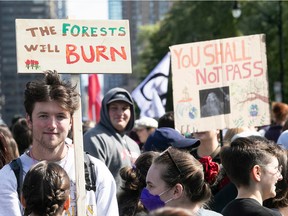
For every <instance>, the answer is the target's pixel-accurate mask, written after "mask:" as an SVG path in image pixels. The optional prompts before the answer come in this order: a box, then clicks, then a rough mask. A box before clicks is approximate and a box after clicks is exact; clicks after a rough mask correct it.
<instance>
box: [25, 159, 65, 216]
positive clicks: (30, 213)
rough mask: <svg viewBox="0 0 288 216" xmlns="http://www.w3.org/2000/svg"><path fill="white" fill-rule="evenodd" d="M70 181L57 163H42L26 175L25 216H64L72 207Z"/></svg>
mask: <svg viewBox="0 0 288 216" xmlns="http://www.w3.org/2000/svg"><path fill="white" fill-rule="evenodd" d="M69 194H70V179H69V177H68V175H67V173H66V171H65V170H64V169H63V168H62V167H61V166H60V165H58V164H57V163H53V162H47V161H41V162H39V163H37V164H36V165H34V166H33V167H32V168H31V169H30V170H29V171H28V173H27V174H26V176H25V179H24V183H23V188H22V195H21V203H22V205H23V206H24V209H25V210H24V216H62V215H64V214H65V210H67V209H68V208H69V205H70V195H69Z"/></svg>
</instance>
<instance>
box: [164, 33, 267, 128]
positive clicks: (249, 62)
mask: <svg viewBox="0 0 288 216" xmlns="http://www.w3.org/2000/svg"><path fill="white" fill-rule="evenodd" d="M170 50H171V62H172V63H171V64H172V83H173V103H174V112H175V127H176V128H177V129H178V130H180V131H181V132H196V131H199V132H200V131H208V130H212V129H224V128H236V127H244V126H248V127H252V126H261V125H268V124H270V111H269V94H268V81H267V59H266V46H265V35H263V34H259V35H251V36H243V37H235V38H227V39H219V40H211V41H204V42H196V43H188V44H181V45H175V46H171V47H170Z"/></svg>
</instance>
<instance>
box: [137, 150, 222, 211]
mask: <svg viewBox="0 0 288 216" xmlns="http://www.w3.org/2000/svg"><path fill="white" fill-rule="evenodd" d="M146 184H147V186H146V188H144V189H143V190H142V193H141V196H140V200H141V202H142V203H143V205H144V207H145V208H146V209H147V210H148V211H153V210H156V209H159V208H162V207H164V206H168V207H181V208H184V209H187V210H188V211H189V212H191V214H193V215H194V214H195V215H199V216H208V215H209V216H217V215H221V214H219V213H216V212H213V211H210V210H208V209H205V207H206V204H207V202H208V201H209V200H210V198H211V195H212V192H211V189H210V185H209V183H208V182H206V181H205V176H204V170H203V165H202V164H201V163H200V162H199V161H198V160H197V159H195V158H194V157H193V156H192V155H191V154H189V152H185V151H183V150H179V149H176V148H173V147H169V148H168V149H167V150H165V151H164V152H162V153H161V154H160V155H159V156H158V157H156V158H155V160H154V161H153V163H152V165H151V167H150V168H149V170H148V173H147V176H146Z"/></svg>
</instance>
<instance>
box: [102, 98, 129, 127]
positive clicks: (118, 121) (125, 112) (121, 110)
mask: <svg viewBox="0 0 288 216" xmlns="http://www.w3.org/2000/svg"><path fill="white" fill-rule="evenodd" d="M108 112H109V118H110V121H111V124H112V126H113V127H114V128H115V129H116V130H117V131H118V132H123V131H124V130H125V128H126V126H127V124H128V122H129V120H130V117H131V110H130V104H128V103H126V102H123V101H115V102H112V103H111V104H109V105H108Z"/></svg>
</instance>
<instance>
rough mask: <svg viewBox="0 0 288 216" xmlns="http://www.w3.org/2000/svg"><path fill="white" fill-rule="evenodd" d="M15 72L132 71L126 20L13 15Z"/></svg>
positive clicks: (127, 22)
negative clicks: (15, 51)
mask: <svg viewBox="0 0 288 216" xmlns="http://www.w3.org/2000/svg"><path fill="white" fill-rule="evenodd" d="M16 42H17V67H18V73H42V72H43V71H45V70H56V71H58V72H59V73H81V72H82V73H84V72H85V73H132V68H131V51H130V35H129V21H128V20H99V21H94V20H65V19H62V20H60V19H16Z"/></svg>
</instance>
